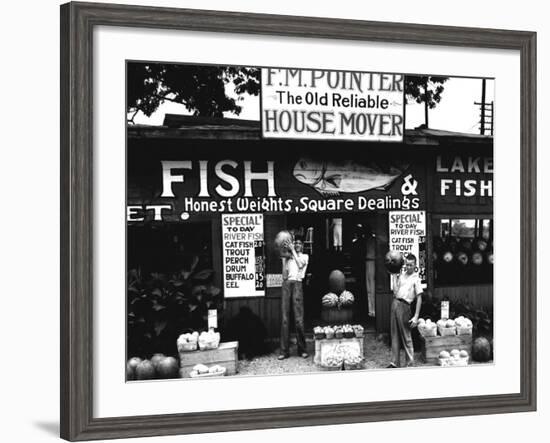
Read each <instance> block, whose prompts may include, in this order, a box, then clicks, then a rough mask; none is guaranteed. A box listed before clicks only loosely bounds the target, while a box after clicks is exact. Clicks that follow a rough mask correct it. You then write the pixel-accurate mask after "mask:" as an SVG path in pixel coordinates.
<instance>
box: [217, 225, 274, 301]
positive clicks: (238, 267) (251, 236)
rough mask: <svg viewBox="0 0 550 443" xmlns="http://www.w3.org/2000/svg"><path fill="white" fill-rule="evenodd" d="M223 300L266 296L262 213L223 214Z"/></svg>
mask: <svg viewBox="0 0 550 443" xmlns="http://www.w3.org/2000/svg"><path fill="white" fill-rule="evenodd" d="M222 242H223V243H222V244H223V248H222V249H223V284H224V296H225V297H257V296H263V295H264V294H265V286H266V285H265V283H266V279H265V252H264V247H265V245H264V218H263V215H262V214H222Z"/></svg>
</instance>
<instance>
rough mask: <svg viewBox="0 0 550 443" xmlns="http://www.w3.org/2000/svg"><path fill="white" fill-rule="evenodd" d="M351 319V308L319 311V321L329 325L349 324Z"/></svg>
mask: <svg viewBox="0 0 550 443" xmlns="http://www.w3.org/2000/svg"><path fill="white" fill-rule="evenodd" d="M352 319H353V309H352V308H342V309H338V308H323V310H322V311H321V320H323V321H324V322H325V323H329V324H331V325H339V324H345V323H351V321H352Z"/></svg>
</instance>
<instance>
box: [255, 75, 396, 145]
mask: <svg viewBox="0 0 550 443" xmlns="http://www.w3.org/2000/svg"><path fill="white" fill-rule="evenodd" d="M403 87H404V75H401V74H384V73H371V72H351V71H329V70H320V69H289V68H263V69H262V88H261V91H262V92H261V101H262V108H261V109H262V115H261V121H262V135H263V137H265V138H308V139H325V140H326V139H344V140H363V141H391V142H398V141H402V140H403V128H404V118H403V110H404V90H403Z"/></svg>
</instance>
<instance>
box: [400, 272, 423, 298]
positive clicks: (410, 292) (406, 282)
mask: <svg viewBox="0 0 550 443" xmlns="http://www.w3.org/2000/svg"><path fill="white" fill-rule="evenodd" d="M422 291H423V290H422V283H421V281H420V277H419V276H418V274H417V273H416V272H414V273H412V274H411V275H409V274H407V273H402V274H399V275H398V276H396V278H395V280H394V285H393V293H394V294H395V298H401V299H403V300H405V301H406V302H407V303H409V304H410V303H412V302H413V301H414V300H416V297H417V296H418V294H422Z"/></svg>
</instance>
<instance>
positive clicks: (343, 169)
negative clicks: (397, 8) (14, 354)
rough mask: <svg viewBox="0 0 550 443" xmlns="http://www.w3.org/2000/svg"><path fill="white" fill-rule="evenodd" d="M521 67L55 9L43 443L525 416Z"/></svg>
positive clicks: (508, 41) (414, 37) (527, 142)
mask: <svg viewBox="0 0 550 443" xmlns="http://www.w3.org/2000/svg"><path fill="white" fill-rule="evenodd" d="M535 45H536V34H535V33H531V32H519V31H508V30H495V29H476V28H455V27H443V26H426V25H417V24H401V23H379V22H365V21H354V20H341V19H327V18H322V19H321V18H313V17H289V16H277V15H261V14H243V13H233V12H217V11H200V10H186V9H168V8H153V7H134V6H121V5H112V4H97V3H95V4H88V3H68V4H65V5H63V6H62V7H61V221H62V223H61V321H62V324H61V356H62V357H61V358H62V361H61V437H62V438H64V439H67V440H70V441H75V440H91V439H102V438H103V439H105V438H122V437H141V436H153V435H171V434H190V433H204V432H218V431H229V430H247V429H263V428H280V427H291V426H309V425H323V424H343V423H357V422H369V421H381V420H396V419H417V418H429V417H446V416H456V415H468V414H471V415H473V414H493V413H509V412H519V411H534V410H535V409H536V352H535V350H536V293H535V280H536V278H535V277H536V238H535V235H536V234H535V233H536V212H535V201H536V189H535V183H536V177H535V170H536V139H535V136H536V117H535V116H536V112H535V111H536V103H535V96H536V94H535V92H536V89H535V88H536V85H535V79H536V63H535V52H536V50H535ZM496 252H498V256H499V258H498V259H497V260H496V262H495V259H494V254H495V253H496Z"/></svg>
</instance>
